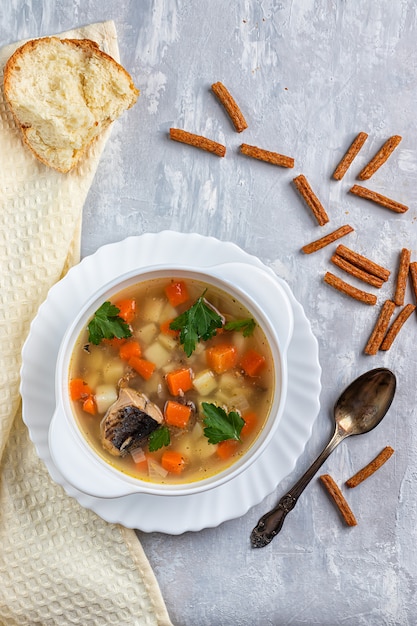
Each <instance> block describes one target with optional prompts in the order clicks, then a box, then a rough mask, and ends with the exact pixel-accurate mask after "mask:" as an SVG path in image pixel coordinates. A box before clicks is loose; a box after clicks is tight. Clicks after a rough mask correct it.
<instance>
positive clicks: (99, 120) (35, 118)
mask: <svg viewBox="0 0 417 626" xmlns="http://www.w3.org/2000/svg"><path fill="white" fill-rule="evenodd" d="M4 95H5V98H6V100H7V102H8V104H9V107H10V109H11V111H12V113H13V116H14V118H15V120H16V122H17V124H18V125H19V127H20V129H21V131H22V133H23V138H24V141H25V142H26V144H27V145H28V146H29V148H30V149H31V150H32V152H33V153H34V154H35V156H36V157H37V158H38V159H39V160H40V161H42V162H43V163H45V164H46V165H49V166H50V167H52V168H54V169H56V170H58V171H60V172H68V171H69V170H71V169H72V168H73V167H74V166H75V165H76V163H77V162H78V160H79V159H80V157H81V156H82V155H83V153H84V152H85V150H86V148H87V147H88V146H89V144H90V143H91V142H92V141H93V140H94V138H95V137H97V135H99V134H100V133H101V132H102V131H103V130H104V129H105V128H107V127H108V126H109V125H110V124H111V122H113V121H114V120H115V119H116V118H118V117H119V116H120V115H121V114H122V113H123V112H124V111H125V110H126V109H128V108H130V107H131V106H133V105H134V104H135V102H136V100H137V98H138V95H139V91H138V90H137V89H136V87H135V85H134V84H133V81H132V78H131V77H130V75H129V74H128V72H127V71H126V70H125V69H124V68H123V67H122V66H121V65H119V64H118V63H117V62H116V61H115V60H114V59H113V58H112V57H110V56H109V55H107V54H105V53H104V52H102V51H101V50H100V49H99V47H98V46H97V44H96V43H95V42H93V41H90V40H89V39H58V38H57V37H44V38H42V39H34V40H31V41H28V42H27V43H25V44H24V45H23V46H21V47H20V48H18V49H17V50H16V51H15V52H14V54H13V55H12V56H11V57H10V59H9V60H8V61H7V63H6V65H5V68H4Z"/></svg>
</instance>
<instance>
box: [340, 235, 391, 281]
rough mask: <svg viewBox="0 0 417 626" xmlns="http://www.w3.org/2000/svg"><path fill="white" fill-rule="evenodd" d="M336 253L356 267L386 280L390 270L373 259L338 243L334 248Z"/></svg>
mask: <svg viewBox="0 0 417 626" xmlns="http://www.w3.org/2000/svg"><path fill="white" fill-rule="evenodd" d="M336 254H338V255H340V256H342V257H343V258H344V259H346V261H350V262H351V263H353V265H356V267H359V268H360V269H361V270H365V272H368V274H373V275H374V276H378V278H382V280H384V281H387V280H388V278H389V276H390V274H391V272H390V271H389V270H387V269H386V268H385V267H382V265H378V263H375V262H374V261H371V260H370V259H368V257H366V256H363V255H362V254H359V253H358V252H355V251H354V250H351V249H350V248H347V247H346V246H344V245H343V244H339V245H338V246H337V248H336Z"/></svg>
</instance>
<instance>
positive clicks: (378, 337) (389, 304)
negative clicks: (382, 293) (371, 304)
mask: <svg viewBox="0 0 417 626" xmlns="http://www.w3.org/2000/svg"><path fill="white" fill-rule="evenodd" d="M394 309H395V302H393V301H392V300H385V302H384V304H383V305H382V308H381V311H380V313H379V315H378V319H377V320H376V322H375V326H374V329H373V331H372V333H371V335H370V337H369V339H368V343H367V344H366V346H365V350H364V352H365V354H370V355H372V356H374V355H375V354H376V353H377V352H378V350H379V348H380V346H381V343H382V342H383V339H384V337H385V335H386V332H387V330H388V326H389V323H390V319H391V317H392V314H393V313H394Z"/></svg>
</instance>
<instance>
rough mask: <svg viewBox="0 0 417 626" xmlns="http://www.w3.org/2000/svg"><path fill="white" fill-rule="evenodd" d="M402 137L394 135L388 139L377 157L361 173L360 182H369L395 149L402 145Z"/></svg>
mask: <svg viewBox="0 0 417 626" xmlns="http://www.w3.org/2000/svg"><path fill="white" fill-rule="evenodd" d="M401 139H402V137H401V136H400V135H394V136H393V137H390V138H389V139H387V141H386V142H385V143H384V145H383V146H382V148H381V149H380V150H378V152H377V153H376V155H375V156H374V157H373V159H371V160H370V161H369V163H368V164H367V165H365V167H364V168H363V170H362V171H361V172H359V176H358V178H359V180H367V179H368V178H371V176H373V175H374V174H375V172H376V171H377V170H379V168H380V167H381V165H383V164H384V163H385V161H386V160H387V159H388V157H389V156H390V155H391V154H392V152H394V150H395V148H396V147H397V146H398V144H399V143H400V141H401Z"/></svg>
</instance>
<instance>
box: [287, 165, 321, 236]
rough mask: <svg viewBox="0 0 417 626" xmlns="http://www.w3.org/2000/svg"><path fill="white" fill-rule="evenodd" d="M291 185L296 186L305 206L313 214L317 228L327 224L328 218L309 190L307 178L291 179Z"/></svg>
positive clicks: (318, 201) (302, 176)
mask: <svg viewBox="0 0 417 626" xmlns="http://www.w3.org/2000/svg"><path fill="white" fill-rule="evenodd" d="M293 183H294V185H295V186H296V188H297V190H298V192H299V194H300V195H301V196H302V197H303V199H304V201H305V203H306V204H307V206H308V207H309V208H310V209H311V211H312V212H313V214H314V217H315V218H316V220H317V222H318V224H319V226H324V225H325V224H327V222H328V221H329V217H328V215H327V213H326V211H325V209H324V207H323V205H322V203H321V202H320V200H319V199H318V197H317V196H316V194H315V193H314V192H313V190H312V189H311V187H310V184H309V183H308V181H307V178H306V177H305V176H304V174H300V175H299V176H296V178H294V179H293Z"/></svg>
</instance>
